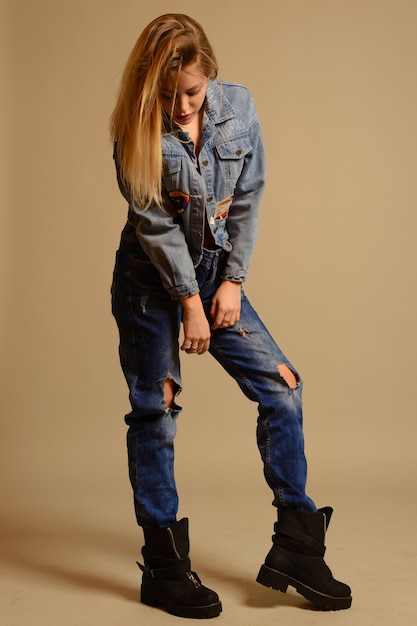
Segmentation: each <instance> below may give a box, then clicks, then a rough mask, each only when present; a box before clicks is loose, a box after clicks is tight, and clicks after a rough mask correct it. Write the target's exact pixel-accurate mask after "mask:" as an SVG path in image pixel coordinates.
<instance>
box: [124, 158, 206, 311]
mask: <svg viewBox="0 0 417 626" xmlns="http://www.w3.org/2000/svg"><path fill="white" fill-rule="evenodd" d="M115 156H116V151H115V154H114V158H115ZM115 165H116V172H117V180H118V184H119V188H120V191H121V193H122V195H123V196H124V198H125V199H126V200H127V202H128V203H129V209H130V211H131V212H132V213H133V214H134V215H135V216H136V237H137V239H138V242H139V245H140V246H141V248H142V250H143V252H144V253H145V254H146V255H147V257H149V259H150V261H151V263H152V264H153V265H154V266H155V267H156V268H157V269H158V272H159V274H160V276H161V281H162V284H163V285H164V287H165V289H166V290H167V292H168V293H169V294H170V296H171V297H172V298H173V299H179V298H186V297H188V296H191V295H194V294H196V293H198V291H199V288H198V283H197V281H196V277H195V269H194V263H193V261H192V259H191V255H190V252H189V248H188V245H187V242H186V239H185V234H184V230H183V228H182V225H181V222H180V220H179V219H178V214H177V212H176V211H173V210H172V209H171V208H170V205H171V203H170V201H169V198H168V197H166V196H167V193H166V190H165V189H164V190H163V200H164V209H161V208H160V207H159V206H158V205H157V204H156V203H152V204H151V205H150V207H149V208H148V209H146V210H143V209H141V207H139V206H138V204H137V203H136V202H135V201H134V200H132V197H131V194H130V193H129V191H128V189H127V188H126V186H125V185H124V184H123V181H122V179H121V176H120V171H119V166H118V163H117V159H116V158H115ZM165 207H166V209H165Z"/></svg>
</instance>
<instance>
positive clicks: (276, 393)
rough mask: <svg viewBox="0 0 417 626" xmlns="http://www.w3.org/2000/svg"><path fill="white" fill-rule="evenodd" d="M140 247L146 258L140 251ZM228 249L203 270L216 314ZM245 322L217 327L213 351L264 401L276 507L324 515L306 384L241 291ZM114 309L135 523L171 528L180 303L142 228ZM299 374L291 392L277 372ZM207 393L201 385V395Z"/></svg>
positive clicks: (121, 258) (262, 445) (119, 277)
mask: <svg viewBox="0 0 417 626" xmlns="http://www.w3.org/2000/svg"><path fill="white" fill-rule="evenodd" d="M138 251H139V254H138ZM224 254H225V253H224V252H223V251H221V250H220V249H218V250H206V251H204V256H203V259H202V261H201V263H200V264H199V266H198V267H197V268H196V276H197V280H198V283H199V286H200V295H201V299H202V301H203V305H204V308H205V311H206V315H207V317H208V318H209V309H210V302H211V299H212V297H213V295H214V293H215V291H216V289H217V287H218V285H219V284H220V275H221V271H222V264H223V261H224ZM241 297H242V306H241V316H240V320H239V322H238V323H237V324H236V325H235V326H232V327H229V328H225V329H223V328H220V329H217V330H214V331H212V335H211V342H210V353H211V354H212V355H213V356H214V358H215V359H216V360H217V361H218V362H219V363H220V365H222V366H223V368H224V369H225V370H226V371H227V372H228V373H229V374H230V376H231V377H232V378H234V379H235V381H236V382H237V384H238V385H239V387H240V388H241V390H242V391H243V393H244V394H245V396H246V397H247V398H249V400H252V401H254V402H256V403H257V405H258V422H257V431H256V434H257V443H258V447H259V451H260V454H261V458H262V461H263V467H264V475H265V479H266V481H267V483H268V485H269V486H270V488H271V489H272V491H273V494H274V501H273V504H274V506H276V507H283V508H292V509H297V510H299V511H316V510H317V509H316V506H315V504H314V502H313V501H312V500H311V499H310V498H309V497H308V496H307V495H306V493H305V486H306V474H307V464H306V459H305V455H304V438H303V427H302V399H301V395H302V381H301V379H300V377H299V375H298V373H297V372H296V370H295V369H294V368H293V366H292V365H291V364H290V363H289V361H288V360H287V359H286V358H285V356H284V355H283V353H282V352H281V350H280V349H279V348H278V346H277V344H276V343H275V341H274V340H273V338H272V337H271V335H270V334H269V332H268V330H267V329H266V328H265V326H264V325H263V323H262V322H261V320H260V319H259V317H258V315H257V313H256V312H255V310H254V309H253V308H252V306H251V304H250V303H249V300H248V299H247V297H246V296H245V294H244V292H243V290H242V296H241ZM112 312H113V315H114V317H115V319H116V322H117V325H118V328H119V334H120V345H119V354H120V362H121V366H122V369H123V373H124V375H125V378H126V381H127V384H128V387H129V400H130V404H131V408H132V410H131V412H130V413H129V414H128V415H126V417H125V421H126V424H127V425H128V427H129V428H128V434H127V448H128V462H129V476H130V481H131V484H132V488H133V495H134V506H135V513H136V519H137V522H138V524H139V525H140V526H144V527H149V526H159V527H161V528H164V527H167V526H171V525H172V524H173V523H175V521H176V515H177V510H178V494H177V489H176V484H175V477H174V438H175V434H176V422H177V418H178V416H179V414H180V411H181V407H180V406H179V405H178V404H176V402H175V399H174V403H173V404H172V406H171V407H169V408H168V407H167V406H166V403H165V397H164V383H165V381H166V380H168V379H172V380H173V381H174V384H175V388H176V390H177V391H179V390H180V389H181V387H182V381H181V373H180V359H179V332H180V325H181V313H182V307H181V303H180V302H179V301H177V300H172V299H171V298H170V296H169V295H168V294H167V292H166V290H165V289H164V287H163V285H162V283H161V280H160V278H159V274H158V272H157V270H156V269H155V267H154V266H153V265H152V264H151V263H150V261H149V260H147V259H145V258H144V257H143V255H141V254H140V247H139V246H138V243H137V240H136V238H135V236H134V231H131V230H129V227H127V228H125V230H124V232H123V234H122V239H121V244H120V248H119V250H118V252H117V255H116V265H115V269H114V276H113V284H112ZM282 364H284V365H287V366H288V367H289V368H290V370H291V371H292V372H293V373H294V374H295V376H296V379H297V381H298V384H297V387H296V388H295V389H292V388H290V387H289V385H288V383H287V382H286V381H285V379H284V378H283V377H282V376H281V374H280V372H279V371H278V366H279V365H282ZM203 392H204V389H202V393H203Z"/></svg>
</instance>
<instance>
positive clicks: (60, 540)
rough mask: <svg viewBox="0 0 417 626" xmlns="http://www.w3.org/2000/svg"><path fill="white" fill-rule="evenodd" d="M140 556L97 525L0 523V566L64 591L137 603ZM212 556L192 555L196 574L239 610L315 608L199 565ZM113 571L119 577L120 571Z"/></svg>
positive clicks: (130, 543) (132, 544) (227, 570)
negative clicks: (124, 574)
mask: <svg viewBox="0 0 417 626" xmlns="http://www.w3.org/2000/svg"><path fill="white" fill-rule="evenodd" d="M139 555H140V542H138V543H136V540H132V538H131V537H130V536H128V537H126V536H124V535H123V533H122V532H116V531H114V532H113V531H111V530H108V529H106V528H103V527H101V528H100V527H99V526H98V525H96V526H95V527H94V528H91V527H88V526H87V525H78V526H77V524H76V523H75V522H71V523H69V522H62V520H53V519H51V518H47V519H45V521H43V522H42V523H41V522H39V521H37V522H34V523H33V524H32V525H29V524H27V525H26V524H23V523H22V522H21V520H18V521H16V522H14V521H13V520H7V521H5V520H3V521H1V520H0V559H1V561H2V562H3V563H4V564H6V563H9V564H10V565H12V566H13V567H14V568H20V569H21V570H22V571H25V572H26V573H31V574H33V575H34V576H36V577H44V578H45V577H46V578H49V579H52V580H55V581H60V582H61V583H64V584H65V585H67V586H69V587H78V588H83V589H91V590H95V591H99V592H103V593H105V594H109V593H110V594H114V595H117V596H120V597H122V598H124V599H125V600H128V601H130V602H138V601H139V586H140V572H139V570H138V569H137V568H136V564H135V560H136V559H138V560H139ZM212 556H213V555H212V554H210V555H208V554H204V553H203V552H201V551H198V550H195V551H194V554H193V559H194V558H195V563H196V564H198V569H197V571H198V574H199V576H200V577H201V578H202V580H203V583H204V582H205V580H204V578H209V579H210V581H214V582H215V585H213V586H215V588H216V590H217V591H219V590H220V591H221V588H222V587H223V588H225V587H229V588H233V589H234V590H237V591H238V592H239V594H240V596H241V602H242V604H243V605H245V606H247V607H252V608H277V607H280V606H282V607H284V606H285V607H288V606H290V607H291V606H293V607H297V608H306V609H307V608H308V609H310V610H315V607H314V605H312V604H311V603H309V602H307V601H305V600H304V598H302V597H301V596H299V595H298V594H296V593H295V592H294V593H292V592H291V591H290V590H289V591H288V592H287V593H286V594H283V593H280V592H277V591H274V590H272V589H268V588H266V587H263V586H262V585H259V584H258V583H256V581H255V580H254V578H253V579H250V578H248V577H247V576H246V575H244V574H242V573H241V572H239V571H236V569H234V570H233V569H231V567H230V564H226V563H225V564H224V570H220V569H214V568H210V567H208V566H207V565H204V564H207V562H208V560H209V557H212ZM96 557H97V558H96ZM113 559H115V560H116V561H117V562H118V565H119V561H120V559H126V561H129V564H131V566H132V580H134V584H132V585H130V584H124V583H123V582H121V581H119V582H118V581H117V580H116V579H115V578H114V577H113V576H112V574H110V573H109V568H108V566H109V562H110V563H111V561H112V560H113ZM103 561H104V562H105V563H106V568H105V571H104V572H103V573H102V574H98V573H96V571H93V572H92V571H91V568H92V563H97V569H98V568H99V567H100V563H101V562H103ZM200 564H202V566H201V567H200ZM193 565H194V561H193ZM222 565H223V564H222ZM115 569H117V570H118V572H120V567H117V568H115ZM136 572H137V573H136ZM135 575H136V576H137V577H136V578H135ZM129 576H130V574H129ZM217 583H218V585H217Z"/></svg>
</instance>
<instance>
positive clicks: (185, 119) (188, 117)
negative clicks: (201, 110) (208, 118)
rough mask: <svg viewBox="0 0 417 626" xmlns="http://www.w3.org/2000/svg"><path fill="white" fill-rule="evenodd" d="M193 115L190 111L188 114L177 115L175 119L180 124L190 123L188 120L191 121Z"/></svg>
mask: <svg viewBox="0 0 417 626" xmlns="http://www.w3.org/2000/svg"><path fill="white" fill-rule="evenodd" d="M193 117H194V113H189V114H188V115H177V116H176V117H175V121H176V122H177V123H178V124H188V122H191V120H192V119H193Z"/></svg>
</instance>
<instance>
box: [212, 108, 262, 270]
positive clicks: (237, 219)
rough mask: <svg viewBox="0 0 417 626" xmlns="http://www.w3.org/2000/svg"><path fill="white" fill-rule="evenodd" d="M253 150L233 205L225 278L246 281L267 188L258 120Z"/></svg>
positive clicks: (252, 137)
mask: <svg viewBox="0 0 417 626" xmlns="http://www.w3.org/2000/svg"><path fill="white" fill-rule="evenodd" d="M249 142H250V147H251V148H250V150H249V152H248V153H247V154H246V155H245V157H244V164H243V168H242V172H241V174H240V176H239V178H238V181H237V184H236V187H235V190H234V194H233V202H232V204H231V207H230V212H229V216H228V218H227V230H228V233H229V241H230V243H231V244H232V250H231V251H230V253H229V255H228V257H227V263H226V267H225V269H224V271H223V274H222V278H223V279H226V280H231V281H238V282H240V281H242V282H243V281H244V280H245V279H246V275H247V272H248V269H249V264H250V260H251V258H252V254H253V249H254V246H255V242H256V237H257V234H258V213H259V204H260V200H261V196H262V193H263V190H264V187H265V151H264V144H263V137H262V130H261V127H260V123H259V120H258V118H257V117H254V121H253V123H252V125H251V126H250V128H249Z"/></svg>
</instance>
